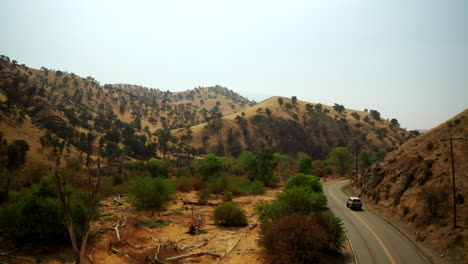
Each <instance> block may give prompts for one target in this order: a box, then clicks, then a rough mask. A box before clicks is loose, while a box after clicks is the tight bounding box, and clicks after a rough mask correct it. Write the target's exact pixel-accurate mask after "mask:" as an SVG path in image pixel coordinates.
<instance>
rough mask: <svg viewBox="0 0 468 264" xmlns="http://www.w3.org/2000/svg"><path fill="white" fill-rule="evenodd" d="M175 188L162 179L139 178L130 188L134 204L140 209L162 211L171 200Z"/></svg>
mask: <svg viewBox="0 0 468 264" xmlns="http://www.w3.org/2000/svg"><path fill="white" fill-rule="evenodd" d="M174 189H175V188H174V186H173V185H172V183H171V182H170V181H169V180H166V179H162V178H138V179H135V180H134V181H133V183H132V185H131V187H130V196H131V198H132V201H133V204H134V205H135V206H136V207H137V208H139V209H151V210H156V211H158V210H160V209H161V208H162V206H163V205H165V204H166V203H167V202H169V200H170V199H171V197H172V195H173V193H174Z"/></svg>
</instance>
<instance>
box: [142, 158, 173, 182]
mask: <svg viewBox="0 0 468 264" xmlns="http://www.w3.org/2000/svg"><path fill="white" fill-rule="evenodd" d="M146 168H147V170H148V171H149V172H150V173H151V176H153V177H163V178H167V177H168V175H169V170H168V165H167V163H166V162H164V161H162V160H159V159H156V158H151V159H149V160H148V162H147V163H146Z"/></svg>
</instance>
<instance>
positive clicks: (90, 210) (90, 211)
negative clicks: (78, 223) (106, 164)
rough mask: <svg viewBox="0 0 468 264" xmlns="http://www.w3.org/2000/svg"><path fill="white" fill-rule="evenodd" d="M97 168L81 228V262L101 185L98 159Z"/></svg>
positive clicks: (98, 161)
mask: <svg viewBox="0 0 468 264" xmlns="http://www.w3.org/2000/svg"><path fill="white" fill-rule="evenodd" d="M97 167H98V171H97V182H96V185H95V186H94V190H93V194H92V197H91V202H90V204H89V206H88V214H87V215H86V220H85V224H84V227H83V237H82V238H81V249H80V259H81V260H83V259H85V256H86V245H87V244H88V236H89V222H90V221H91V218H92V217H93V212H94V208H95V207H96V200H97V199H96V198H97V193H98V191H99V186H100V184H101V173H100V170H101V161H100V159H98V160H97ZM77 263H79V262H78V260H77Z"/></svg>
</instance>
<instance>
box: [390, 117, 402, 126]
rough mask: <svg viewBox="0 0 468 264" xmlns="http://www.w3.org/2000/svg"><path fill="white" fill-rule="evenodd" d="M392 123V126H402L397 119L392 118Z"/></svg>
mask: <svg viewBox="0 0 468 264" xmlns="http://www.w3.org/2000/svg"><path fill="white" fill-rule="evenodd" d="M390 122H391V123H392V125H394V126H400V123H399V122H398V120H397V119H396V118H392V120H390Z"/></svg>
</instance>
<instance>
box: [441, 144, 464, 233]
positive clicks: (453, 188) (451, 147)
mask: <svg viewBox="0 0 468 264" xmlns="http://www.w3.org/2000/svg"><path fill="white" fill-rule="evenodd" d="M461 139H462V138H461V137H460V138H446V139H441V140H440V141H450V155H451V157H452V192H453V229H455V228H457V203H456V200H455V193H456V189H455V161H454V160H453V141H454V140H461Z"/></svg>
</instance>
